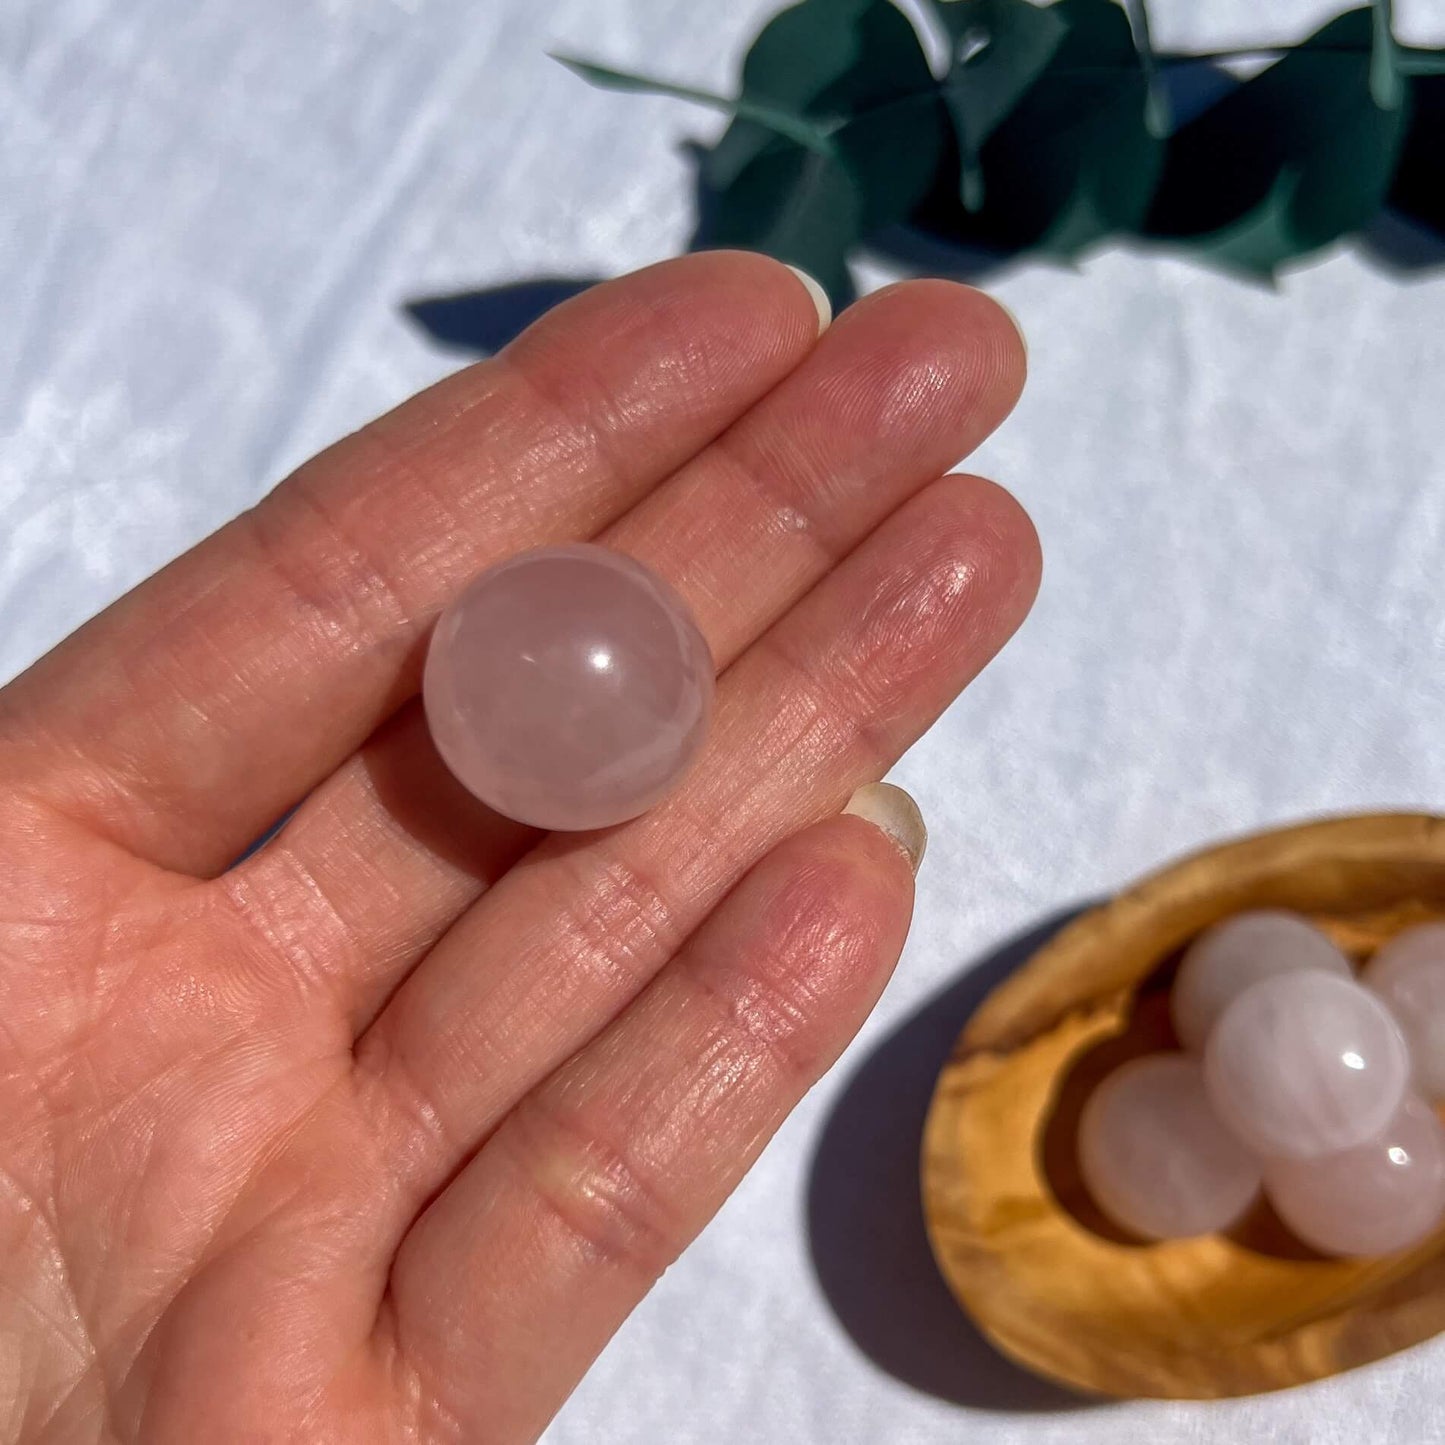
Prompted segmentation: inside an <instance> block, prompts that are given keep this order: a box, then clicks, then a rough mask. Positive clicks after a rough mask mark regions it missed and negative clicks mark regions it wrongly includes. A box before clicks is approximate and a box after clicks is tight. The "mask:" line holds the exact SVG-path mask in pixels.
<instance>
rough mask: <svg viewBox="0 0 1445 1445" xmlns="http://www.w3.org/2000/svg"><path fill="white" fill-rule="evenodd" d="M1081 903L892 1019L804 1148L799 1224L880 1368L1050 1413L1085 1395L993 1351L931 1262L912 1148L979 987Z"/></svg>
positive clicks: (914, 1382)
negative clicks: (810, 1148)
mask: <svg viewBox="0 0 1445 1445" xmlns="http://www.w3.org/2000/svg"><path fill="white" fill-rule="evenodd" d="M1082 911H1083V910H1082V909H1071V910H1069V911H1068V912H1067V913H1064V914H1061V915H1059V916H1057V917H1055V918H1052V919H1050V920H1048V921H1047V922H1046V923H1043V924H1041V925H1040V926H1038V927H1037V928H1034V929H1032V930H1031V931H1030V932H1029V933H1027V934H1024V935H1022V936H1020V937H1018V938H1014V939H1012V940H1010V941H1009V942H1008V943H1006V944H1004V945H1003V946H1002V947H1001V948H999V949H997V950H995V951H994V952H993V953H991V954H990V955H988V957H986V958H984V959H982V960H980V961H979V962H978V963H976V964H975V965H974V966H973V967H972V968H970V969H969V970H968V971H967V972H966V973H964V974H963V975H961V976H960V977H959V978H958V979H957V980H956V981H955V982H954V983H952V984H950V985H949V986H948V987H947V988H945V989H944V990H943V991H942V992H941V993H939V994H938V995H937V996H935V997H934V998H933V999H931V1000H930V1001H929V1002H928V1003H926V1004H925V1005H924V1006H923V1007H922V1008H921V1009H919V1010H918V1012H917V1013H915V1014H913V1015H912V1016H911V1017H910V1018H908V1019H906V1020H905V1021H904V1022H903V1023H902V1024H901V1025H900V1026H899V1027H898V1028H897V1029H895V1030H894V1031H893V1033H892V1034H890V1035H889V1036H888V1037H887V1038H886V1039H885V1040H884V1041H883V1042H882V1043H881V1044H879V1045H878V1047H877V1048H876V1049H874V1051H873V1052H872V1054H870V1055H869V1056H868V1057H867V1058H866V1059H864V1061H863V1063H862V1064H861V1065H859V1066H858V1068H857V1069H855V1070H854V1072H853V1075H852V1077H851V1078H850V1079H849V1080H848V1082H847V1084H846V1085H845V1086H844V1089H843V1092H842V1095H841V1096H840V1098H839V1100H838V1103H837V1105H836V1106H835V1107H834V1109H833V1111H832V1113H831V1114H830V1115H829V1117H828V1120H827V1122H826V1124H825V1125H824V1127H823V1131H822V1134H821V1136H820V1137H819V1141H818V1146H817V1149H816V1150H815V1152H814V1156H813V1163H812V1168H811V1171H810V1174H809V1180H808V1201H807V1227H808V1244H809V1249H810V1252H811V1254H812V1259H813V1268H814V1270H815V1271H816V1273H817V1276H818V1282H819V1284H820V1285H821V1286H822V1290H823V1294H824V1296H825V1297H826V1299H827V1301H828V1304H829V1305H830V1306H831V1308H832V1310H833V1313H834V1315H836V1317H837V1319H838V1322H839V1323H840V1324H841V1325H842V1326H843V1328H844V1329H845V1330H846V1331H847V1332H848V1334H849V1335H850V1336H851V1337H852V1339H853V1342H854V1344H856V1345H857V1346H858V1348H859V1349H860V1350H862V1352H863V1353H864V1354H865V1355H867V1356H868V1358H869V1359H870V1360H872V1361H873V1363H874V1364H876V1365H877V1366H879V1368H880V1369H883V1370H886V1371H887V1372H888V1373H889V1374H890V1375H892V1376H893V1377H894V1378H895V1379H898V1380H900V1381H902V1382H903V1383H904V1384H906V1385H911V1386H913V1388H914V1389H917V1390H922V1391H924V1392H925V1393H927V1394H930V1395H933V1396H935V1397H937V1398H938V1399H941V1400H947V1401H950V1402H951V1403H953V1404H956V1405H968V1406H972V1407H973V1408H975V1409H980V1410H999V1411H1011V1412H1015V1413H1047V1412H1053V1411H1059V1410H1077V1409H1083V1408H1087V1407H1088V1406H1090V1405H1092V1404H1093V1403H1095V1402H1093V1401H1091V1400H1088V1399H1086V1398H1084V1397H1082V1396H1079V1395H1075V1394H1072V1393H1070V1392H1068V1391H1066V1390H1064V1389H1062V1388H1060V1387H1059V1386H1056V1385H1051V1384H1048V1383H1047V1382H1046V1381H1043V1380H1040V1379H1038V1378H1036V1377H1035V1376H1033V1375H1031V1374H1029V1373H1028V1372H1027V1371H1025V1370H1023V1369H1021V1368H1020V1367H1019V1366H1017V1365H1015V1364H1014V1363H1013V1362H1012V1361H1010V1360H1008V1359H1006V1358H1005V1357H1004V1356H1003V1355H1001V1354H999V1353H998V1351H997V1350H995V1349H994V1347H993V1346H992V1345H991V1344H989V1342H988V1341H987V1340H986V1339H985V1338H984V1336H983V1335H982V1334H980V1333H979V1331H978V1330H977V1329H976V1328H975V1327H974V1325H973V1324H972V1322H971V1321H970V1320H969V1319H968V1317H967V1315H965V1314H964V1313H963V1311H962V1310H961V1309H960V1308H959V1306H958V1305H957V1304H956V1303H955V1301H954V1299H953V1296H952V1295H951V1294H950V1293H949V1292H948V1287H947V1286H946V1285H945V1284H944V1282H943V1279H942V1277H941V1276H940V1274H939V1272H938V1267H937V1266H936V1265H935V1264H934V1261H933V1255H932V1252H931V1251H930V1249H929V1246H928V1238H927V1235H926V1234H925V1233H924V1227H923V1210H922V1206H921V1204H920V1201H919V1186H918V1157H919V1146H920V1143H921V1140H922V1136H923V1120H924V1116H925V1114H926V1113H927V1111H928V1102H929V1099H930V1097H931V1095H932V1093H933V1082H934V1080H935V1079H936V1078H937V1076H938V1072H939V1070H940V1069H941V1068H942V1067H943V1065H944V1063H945V1061H946V1060H947V1058H948V1056H949V1053H950V1052H951V1051H952V1049H953V1045H954V1041H955V1040H956V1039H957V1037H958V1035H959V1032H960V1031H961V1030H962V1028H963V1026H964V1024H965V1023H966V1022H967V1020H968V1018H969V1016H970V1015H971V1014H972V1013H973V1011H974V1010H975V1009H976V1008H977V1007H978V1005H979V1003H980V1002H982V1000H983V997H984V995H985V994H987V993H988V992H989V990H990V989H992V988H993V987H994V985H995V984H997V983H998V982H999V981H1000V980H1001V979H1004V978H1006V977H1007V976H1008V975H1009V974H1010V973H1012V972H1013V971H1014V970H1015V969H1016V968H1017V967H1018V966H1019V965H1020V964H1021V963H1023V962H1024V960H1025V959H1027V958H1028V957H1029V956H1030V955H1031V954H1032V953H1033V952H1034V951H1035V950H1036V949H1038V948H1039V947H1040V946H1041V945H1042V944H1043V943H1045V942H1046V941H1047V940H1048V939H1050V938H1052V937H1053V935H1054V934H1055V933H1057V932H1058V931H1059V930H1060V929H1061V928H1062V927H1064V925H1065V924H1067V923H1068V922H1070V921H1071V920H1072V919H1073V918H1075V917H1077V916H1078V914H1079V913H1080V912H1082Z"/></svg>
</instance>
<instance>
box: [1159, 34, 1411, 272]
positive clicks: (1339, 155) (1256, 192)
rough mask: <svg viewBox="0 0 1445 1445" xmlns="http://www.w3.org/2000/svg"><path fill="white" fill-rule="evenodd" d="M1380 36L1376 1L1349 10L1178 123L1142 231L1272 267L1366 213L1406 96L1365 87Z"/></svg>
mask: <svg viewBox="0 0 1445 1445" xmlns="http://www.w3.org/2000/svg"><path fill="white" fill-rule="evenodd" d="M1377 43H1378V37H1377V31H1376V29H1375V18H1374V12H1373V11H1372V9H1358V10H1351V11H1349V12H1347V13H1346V14H1344V15H1341V16H1339V17H1338V18H1337V19H1336V20H1333V21H1332V22H1331V23H1330V24H1328V25H1326V26H1325V27H1324V28H1323V29H1322V30H1320V31H1318V32H1317V33H1316V34H1315V35H1313V36H1311V37H1310V38H1309V39H1308V40H1306V41H1304V42H1303V43H1302V44H1300V45H1298V46H1296V47H1295V48H1294V49H1293V50H1291V51H1289V52H1288V53H1287V54H1286V55H1285V56H1284V58H1283V59H1281V60H1279V61H1277V62H1276V63H1275V64H1274V65H1272V66H1270V67H1269V68H1268V69H1267V70H1264V71H1262V72H1261V73H1260V74H1259V75H1257V76H1255V77H1254V78H1253V79H1252V80H1250V81H1248V82H1246V83H1244V84H1242V85H1239V86H1238V87H1236V88H1235V89H1234V90H1233V91H1232V92H1231V93H1229V94H1228V95H1226V96H1225V97H1224V98H1223V99H1222V100H1220V101H1219V102H1218V103H1217V104H1216V105H1214V106H1212V107H1211V108H1210V109H1208V110H1206V111H1205V112H1204V113H1203V114H1202V115H1200V116H1198V117H1197V118H1196V119H1194V120H1192V121H1190V122H1189V124H1188V125H1185V126H1182V127H1181V128H1180V129H1179V130H1178V131H1177V132H1176V133H1175V134H1174V136H1173V137H1171V139H1170V143H1169V149H1168V153H1167V156H1166V160H1165V166H1164V174H1163V176H1162V177H1161V179H1160V184H1159V190H1158V193H1157V195H1156V196H1155V199H1154V205H1153V207H1152V209H1151V211H1150V213H1149V217H1148V220H1147V223H1146V226H1145V232H1146V234H1148V235H1150V236H1153V237H1156V238H1159V239H1162V240H1166V241H1177V242H1187V243H1188V245H1189V247H1190V249H1191V251H1192V252H1193V253H1194V254H1196V255H1200V256H1203V257H1204V258H1206V259H1208V260H1211V261H1213V262H1215V263H1216V264H1218V265H1221V266H1224V267H1226V268H1228V269H1234V270H1240V271H1244V272H1246V273H1248V274H1252V275H1255V276H1263V277H1273V275H1274V274H1275V272H1276V271H1277V269H1278V267H1279V266H1280V265H1282V264H1283V263H1285V262H1287V261H1291V260H1293V259H1295V258H1296V257H1299V256H1303V255H1307V254H1308V253H1310V252H1312V251H1315V250H1318V249H1319V248H1320V247H1322V246H1326V245H1328V244H1329V243H1330V242H1332V241H1334V240H1336V239H1337V238H1338V237H1340V236H1343V235H1345V234H1347V233H1348V232H1350V231H1354V230H1356V229H1358V228H1359V227H1361V226H1363V225H1365V224H1366V223H1367V222H1368V221H1369V220H1370V219H1371V218H1372V217H1373V216H1374V215H1375V214H1376V212H1377V211H1378V210H1379V207H1380V205H1381V203H1382V201H1383V200H1384V197H1385V193H1386V191H1387V189H1388V188H1389V184H1390V177H1391V174H1392V171H1393V168H1394V164H1395V158H1396V155H1397V153H1398V151H1399V147H1400V143H1401V140H1402V138H1403V135H1404V130H1405V119H1406V107H1405V106H1404V104H1401V105H1397V106H1395V107H1394V108H1391V109H1385V108H1382V107H1381V106H1380V105H1379V104H1378V102H1377V100H1376V98H1375V95H1374V94H1373V92H1372V89H1371V84H1370V77H1371V68H1372V63H1373V61H1372V57H1373V53H1374V50H1375V47H1376V45H1377ZM1402 100H1403V94H1402Z"/></svg>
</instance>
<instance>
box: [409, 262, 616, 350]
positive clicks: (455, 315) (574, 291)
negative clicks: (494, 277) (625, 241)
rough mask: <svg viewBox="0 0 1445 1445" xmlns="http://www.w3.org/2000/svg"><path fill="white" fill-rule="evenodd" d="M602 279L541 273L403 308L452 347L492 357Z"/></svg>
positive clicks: (429, 299)
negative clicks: (547, 314)
mask: <svg viewBox="0 0 1445 1445" xmlns="http://www.w3.org/2000/svg"><path fill="white" fill-rule="evenodd" d="M598 279H599V278H598V277H575V276H538V277H534V278H532V279H530V280H523V281H507V282H504V283H502V284H501V285H498V286H488V287H485V288H483V289H481V290H477V291H460V292H457V293H456V294H455V295H451V296H431V297H424V298H421V299H418V300H416V301H408V302H406V303H405V305H404V306H403V308H402V309H403V310H404V311H405V312H406V314H407V315H408V316H409V317H410V318H411V319H412V321H413V322H414V323H415V324H416V325H417V326H419V327H420V328H421V329H422V330H423V331H425V332H426V333H427V334H428V335H429V336H430V337H431V338H432V340H434V341H438V342H440V343H441V344H442V345H443V346H445V347H448V348H449V349H451V350H453V351H463V352H466V353H468V354H469V355H480V356H491V355H493V354H494V353H496V352H498V351H500V350H501V349H502V348H503V347H504V346H506V345H507V344H508V342H510V341H513V340H515V338H516V337H518V336H520V335H521V334H522V332H524V331H525V330H526V329H527V328H528V327H529V326H530V325H531V324H532V323H533V322H534V321H536V320H538V319H539V318H540V317H542V316H544V315H546V313H547V312H548V311H550V310H551V309H552V308H553V307H554V306H557V305H560V304H561V303H562V302H563V301H568V300H570V299H571V298H572V297H573V296H579V295H581V293H582V292H584V291H586V290H587V289H588V287H590V286H594V285H596V283H597V281H598Z"/></svg>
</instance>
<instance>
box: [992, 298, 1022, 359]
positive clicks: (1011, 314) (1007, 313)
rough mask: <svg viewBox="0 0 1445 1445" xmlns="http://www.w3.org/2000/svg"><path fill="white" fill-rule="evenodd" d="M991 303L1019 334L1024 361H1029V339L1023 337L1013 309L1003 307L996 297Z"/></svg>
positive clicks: (1020, 324) (1019, 322) (1020, 323)
mask: <svg viewBox="0 0 1445 1445" xmlns="http://www.w3.org/2000/svg"><path fill="white" fill-rule="evenodd" d="M993 301H994V305H996V306H997V307H998V309H999V310H1000V311H1002V312H1003V314H1004V315H1005V316H1007V317H1008V319H1009V320H1010V321H1012V322H1013V324H1014V330H1015V331H1017V332H1018V334H1019V345H1020V346H1022V347H1023V349H1024V360H1025V361H1027V360H1028V359H1029V339H1028V337H1027V336H1025V335H1024V327H1023V322H1021V321H1020V320H1019V318H1018V315H1017V313H1016V312H1015V311H1014V310H1013V308H1012V307H1009V306H1005V305H1004V304H1003V302H1002V301H1000V300H999V299H998V297H997V296H995V297H994V298H993Z"/></svg>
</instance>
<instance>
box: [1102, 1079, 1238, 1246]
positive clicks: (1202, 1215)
mask: <svg viewBox="0 0 1445 1445" xmlns="http://www.w3.org/2000/svg"><path fill="white" fill-rule="evenodd" d="M1079 1168H1080V1171H1081V1172H1082V1174H1083V1177H1084V1183H1085V1184H1086V1185H1087V1186H1088V1190H1089V1193H1090V1194H1091V1195H1093V1197H1094V1202H1095V1203H1096V1204H1097V1205H1098V1206H1099V1208H1100V1209H1102V1210H1103V1211H1104V1213H1105V1214H1107V1215H1108V1216H1109V1218H1110V1219H1112V1220H1113V1221H1114V1222H1115V1223H1116V1224H1120V1225H1122V1226H1123V1227H1124V1228H1125V1229H1128V1230H1130V1231H1132V1232H1133V1233H1134V1234H1139V1235H1143V1236H1144V1238H1146V1239H1184V1238H1187V1237H1189V1236H1190V1235H1195V1234H1210V1233H1213V1232H1214V1231H1215V1230H1220V1229H1227V1228H1228V1227H1229V1226H1230V1225H1231V1224H1233V1223H1234V1222H1235V1221H1236V1220H1237V1219H1238V1218H1239V1217H1240V1215H1241V1214H1243V1213H1244V1211H1245V1210H1246V1209H1248V1208H1249V1206H1250V1204H1251V1202H1252V1201H1253V1199H1254V1197H1255V1195H1256V1194H1257V1193H1258V1192H1259V1181H1260V1168H1259V1165H1258V1163H1257V1162H1256V1161H1255V1160H1254V1159H1253V1158H1252V1157H1251V1156H1250V1154H1249V1152H1248V1151H1247V1150H1246V1149H1245V1148H1244V1146H1243V1145H1241V1144H1240V1143H1239V1141H1238V1140H1237V1139H1235V1138H1234V1136H1233V1135H1232V1134H1230V1133H1229V1131H1228V1130H1227V1129H1225V1127H1224V1126H1223V1124H1221V1123H1220V1121H1219V1119H1218V1117H1217V1116H1216V1115H1215V1113H1214V1110H1213V1109H1212V1108H1211V1107H1210V1103H1209V1099H1208V1097H1207V1095H1206V1093H1205V1089H1204V1077H1203V1071H1202V1070H1201V1068H1200V1066H1199V1062H1198V1060H1197V1059H1193V1058H1190V1057H1189V1056H1188V1055H1187V1054H1151V1055H1149V1056H1148V1057H1146V1058H1142V1059H1134V1060H1132V1061H1131V1062H1129V1063H1127V1064H1125V1065H1123V1067H1122V1068H1119V1069H1116V1070H1115V1071H1114V1073H1112V1074H1110V1075H1109V1076H1108V1078H1106V1079H1105V1080H1104V1082H1103V1083H1102V1084H1100V1085H1099V1087H1098V1088H1097V1089H1095V1090H1094V1092H1093V1093H1092V1094H1091V1095H1090V1096H1089V1099H1088V1101H1087V1103H1086V1104H1085V1105H1084V1113H1083V1117H1082V1119H1081V1120H1080V1122H1079Z"/></svg>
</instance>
